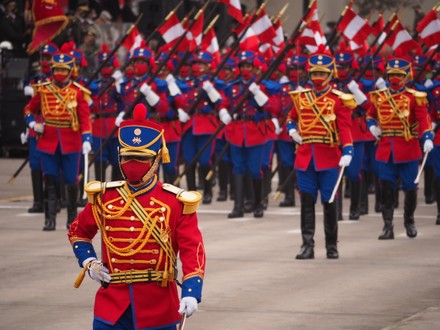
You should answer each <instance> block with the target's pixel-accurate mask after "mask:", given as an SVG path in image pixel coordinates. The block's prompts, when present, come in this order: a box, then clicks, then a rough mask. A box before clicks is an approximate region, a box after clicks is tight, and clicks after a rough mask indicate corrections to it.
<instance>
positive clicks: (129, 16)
mask: <svg viewBox="0 0 440 330" xmlns="http://www.w3.org/2000/svg"><path fill="white" fill-rule="evenodd" d="M133 3H134V2H133V0H125V3H124V7H123V8H122V21H123V22H124V23H134V22H136V19H137V15H136V14H135V13H134V11H133V8H132V6H133Z"/></svg>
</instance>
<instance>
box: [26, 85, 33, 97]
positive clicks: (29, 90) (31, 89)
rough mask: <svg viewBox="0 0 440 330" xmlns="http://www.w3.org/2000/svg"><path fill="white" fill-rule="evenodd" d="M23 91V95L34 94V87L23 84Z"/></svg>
mask: <svg viewBox="0 0 440 330" xmlns="http://www.w3.org/2000/svg"><path fill="white" fill-rule="evenodd" d="M23 91H24V95H25V96H30V97H32V96H34V89H33V88H32V86H25V87H24V89H23Z"/></svg>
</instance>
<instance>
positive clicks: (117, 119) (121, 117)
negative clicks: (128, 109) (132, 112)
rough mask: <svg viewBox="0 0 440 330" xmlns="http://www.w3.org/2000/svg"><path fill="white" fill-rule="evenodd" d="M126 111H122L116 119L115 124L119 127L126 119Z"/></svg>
mask: <svg viewBox="0 0 440 330" xmlns="http://www.w3.org/2000/svg"><path fill="white" fill-rule="evenodd" d="M124 116H125V111H121V112H120V113H119V115H118V116H117V117H116V119H115V125H116V126H117V127H119V126H120V125H121V123H122V122H123V121H124Z"/></svg>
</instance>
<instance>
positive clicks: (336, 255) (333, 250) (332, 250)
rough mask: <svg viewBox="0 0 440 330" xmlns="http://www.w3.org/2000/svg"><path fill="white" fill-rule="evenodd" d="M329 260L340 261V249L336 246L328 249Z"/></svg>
mask: <svg viewBox="0 0 440 330" xmlns="http://www.w3.org/2000/svg"><path fill="white" fill-rule="evenodd" d="M327 259H339V253H338V248H337V247H336V246H334V245H332V246H328V247H327Z"/></svg>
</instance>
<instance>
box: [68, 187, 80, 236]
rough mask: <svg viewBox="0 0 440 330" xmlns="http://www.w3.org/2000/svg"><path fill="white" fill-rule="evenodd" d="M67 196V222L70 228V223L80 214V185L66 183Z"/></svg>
mask: <svg viewBox="0 0 440 330" xmlns="http://www.w3.org/2000/svg"><path fill="white" fill-rule="evenodd" d="M66 197H67V222H66V228H67V229H69V228H70V224H71V223H72V222H73V220H75V219H76V217H77V215H78V211H77V206H78V205H77V201H78V186H77V185H76V184H66Z"/></svg>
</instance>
